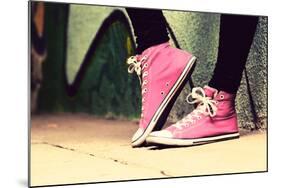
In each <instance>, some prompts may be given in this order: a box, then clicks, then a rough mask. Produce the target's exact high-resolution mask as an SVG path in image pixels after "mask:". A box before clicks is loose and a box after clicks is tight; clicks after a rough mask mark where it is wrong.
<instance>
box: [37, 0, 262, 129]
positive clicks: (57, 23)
mask: <svg viewBox="0 0 281 188" xmlns="http://www.w3.org/2000/svg"><path fill="white" fill-rule="evenodd" d="M113 9H114V8H112V7H106V8H105V7H97V6H85V5H79V6H78V5H71V8H69V7H68V6H67V5H61V6H58V5H57V4H56V5H55V6H53V4H49V3H47V11H46V14H47V16H46V31H47V33H48V58H47V60H46V62H45V64H44V67H43V69H44V70H43V74H44V81H43V84H42V89H41V91H40V97H39V109H40V112H58V111H63V112H65V111H67V112H69V111H70V112H88V113H92V114H95V115H101V116H107V117H115V116H119V117H120V116H122V117H123V116H124V117H130V118H132V117H138V116H139V112H140V110H139V108H140V91H139V90H140V89H139V84H138V80H137V77H136V76H135V75H133V76H131V75H129V76H128V74H127V66H126V64H125V60H126V57H128V56H129V55H130V54H132V53H133V43H132V41H131V40H132V39H131V38H130V31H129V30H126V27H124V26H123V25H122V24H120V23H116V24H113V26H112V27H111V29H109V30H108V32H107V33H106V34H105V35H104V38H103V39H102V40H101V41H102V42H101V44H100V45H99V48H98V50H96V52H95V53H93V55H91V58H90V59H91V64H90V65H89V66H88V68H87V71H86V74H85V77H84V78H83V79H82V80H83V81H82V82H81V86H80V87H79V89H78V92H77V94H76V95H75V96H73V97H69V96H68V95H67V92H66V88H64V87H65V86H64V85H65V83H67V82H68V81H67V80H69V81H70V82H72V81H73V80H74V79H75V75H76V72H77V71H78V70H79V67H80V65H81V63H82V62H83V59H84V56H85V54H86V53H87V50H88V48H89V46H90V45H91V43H92V41H93V39H94V36H95V35H96V33H97V30H98V29H99V28H100V25H101V24H102V22H103V20H104V19H105V18H106V17H107V16H108V15H109V13H110V12H112V10H113ZM118 9H119V8H118ZM69 10H70V11H69ZM119 10H121V11H123V12H124V14H126V12H125V10H124V9H119ZM164 15H165V17H166V18H167V20H168V22H169V24H170V26H171V28H172V29H173V31H174V33H175V35H176V38H177V40H178V42H179V44H180V46H181V48H183V49H185V50H188V51H190V52H192V53H193V54H194V55H196V56H197V57H198V58H199V62H198V65H197V67H196V69H195V72H194V74H193V76H192V79H193V82H194V85H195V86H204V85H205V84H207V83H208V81H209V80H210V78H211V76H212V72H213V69H214V67H215V63H216V58H217V49H218V40H219V35H218V34H219V21H220V14H209V13H196V12H178V11H164ZM67 20H68V22H67V23H68V30H66V28H67V27H66V26H67V25H66V24H65V23H64V22H66V21H67ZM65 35H67V38H65ZM64 44H67V46H64ZM63 71H65V74H66V75H63V74H64V72H63ZM246 73H247V77H248V85H247V82H246V79H245V74H244V77H243V80H242V82H241V86H240V88H239V92H238V95H237V99H236V106H237V112H238V115H239V122H240V126H241V127H244V128H249V129H252V128H255V127H257V126H258V127H263V128H264V127H266V126H267V125H266V123H267V17H260V19H259V25H258V28H257V31H256V34H255V39H254V42H253V45H252V47H251V51H250V54H249V57H248V61H247V65H246ZM64 76H65V77H64ZM62 86H64V87H62ZM189 91H190V88H189V87H188V86H186V88H185V89H184V90H183V92H182V93H181V95H180V97H179V98H178V100H177V102H176V104H175V105H174V107H173V109H172V111H171V114H170V116H169V119H170V120H171V121H176V120H178V119H179V118H181V117H182V116H184V115H185V114H187V113H188V112H190V111H191V110H192V107H191V106H188V104H187V103H186V102H185V97H186V95H187V94H188V93H189ZM249 91H250V94H251V96H252V104H251V100H250V98H249Z"/></svg>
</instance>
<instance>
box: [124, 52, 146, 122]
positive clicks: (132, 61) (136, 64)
mask: <svg viewBox="0 0 281 188" xmlns="http://www.w3.org/2000/svg"><path fill="white" fill-rule="evenodd" d="M146 60H147V56H143V57H142V58H141V60H140V61H138V60H137V58H136V56H131V57H129V58H128V60H127V64H128V65H129V67H128V73H130V74H132V73H134V72H136V74H137V75H138V78H139V82H140V85H141V88H142V90H141V93H142V109H141V111H142V113H141V117H143V111H144V108H143V104H144V102H145V95H144V94H145V93H147V88H146V87H145V86H146V85H147V83H148V81H147V80H146V79H145V78H146V77H147V76H148V71H147V70H146V68H147V66H148V65H147V63H144V62H145V61H146ZM143 63H144V65H143V66H141V65H142V64H143Z"/></svg>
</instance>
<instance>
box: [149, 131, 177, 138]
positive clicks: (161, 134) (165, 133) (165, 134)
mask: <svg viewBox="0 0 281 188" xmlns="http://www.w3.org/2000/svg"><path fill="white" fill-rule="evenodd" d="M149 136H154V137H164V138H172V137H173V135H172V133H171V132H170V131H167V130H161V131H155V132H152V133H150V134H149Z"/></svg>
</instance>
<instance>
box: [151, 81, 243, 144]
mask: <svg viewBox="0 0 281 188" xmlns="http://www.w3.org/2000/svg"><path fill="white" fill-rule="evenodd" d="M234 99H235V96H234V95H233V94H230V93H227V92H224V91H218V90H216V89H215V88H211V87H209V86H205V87H204V89H202V88H200V87H196V88H193V89H192V92H191V93H190V94H189V95H188V96H187V99H186V100H187V102H188V103H190V104H197V107H196V108H195V109H194V110H193V111H192V112H191V113H190V114H188V115H187V116H185V117H184V118H183V119H181V120H180V121H178V122H177V123H175V124H173V125H171V126H169V127H168V128H166V129H163V130H161V131H155V132H152V133H151V134H150V135H149V136H148V137H147V139H146V141H147V142H148V143H153V144H164V145H172V146H189V145H196V144H204V143H209V142H214V141H220V140H225V139H232V138H238V137H239V129H238V124H237V114H236V112H235V102H234Z"/></svg>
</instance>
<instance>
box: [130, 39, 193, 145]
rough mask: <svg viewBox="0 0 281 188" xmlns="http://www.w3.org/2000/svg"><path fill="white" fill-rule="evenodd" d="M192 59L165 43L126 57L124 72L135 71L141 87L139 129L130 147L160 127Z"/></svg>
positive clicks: (183, 80)
mask: <svg viewBox="0 0 281 188" xmlns="http://www.w3.org/2000/svg"><path fill="white" fill-rule="evenodd" d="M195 62H196V58H195V57H194V56H193V55H192V54H190V53H188V52H186V51H183V50H180V49H177V48H174V47H171V46H170V44H169V42H166V43H162V44H159V45H155V46H152V47H150V48H148V49H146V50H145V51H144V52H143V53H142V54H140V55H136V56H132V57H130V58H129V59H128V60H127V64H128V65H129V67H128V72H129V73H134V72H135V73H136V74H137V75H138V77H139V80H140V85H141V90H142V92H141V93H142V108H141V111H142V113H141V118H140V121H139V128H138V130H137V131H136V132H135V134H134V135H133V137H132V146H133V147H137V146H141V145H143V144H144V143H145V139H146V137H147V136H148V134H149V133H151V132H152V131H154V130H160V129H161V128H162V127H163V125H164V123H165V121H166V119H167V116H168V114H169V112H170V110H171V108H172V105H173V104H174V102H175V100H176V98H177V97H178V95H179V93H180V91H181V90H182V88H183V86H184V84H185V83H186V81H187V80H188V78H189V77H190V75H191V73H192V71H193V69H194V67H195Z"/></svg>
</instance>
